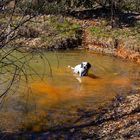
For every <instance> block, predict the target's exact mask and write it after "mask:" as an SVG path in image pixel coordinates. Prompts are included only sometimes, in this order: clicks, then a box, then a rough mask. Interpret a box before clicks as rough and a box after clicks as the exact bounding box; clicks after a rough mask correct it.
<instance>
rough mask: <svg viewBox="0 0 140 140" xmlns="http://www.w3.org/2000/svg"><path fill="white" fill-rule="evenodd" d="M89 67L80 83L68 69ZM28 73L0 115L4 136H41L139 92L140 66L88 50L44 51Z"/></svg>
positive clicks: (35, 59)
mask: <svg viewBox="0 0 140 140" xmlns="http://www.w3.org/2000/svg"><path fill="white" fill-rule="evenodd" d="M82 61H88V62H90V63H91V65H92V68H91V70H90V71H89V76H87V77H83V78H81V79H80V80H81V83H80V82H79V81H78V80H77V79H76V76H75V75H73V73H72V71H71V69H69V68H68V67H67V66H68V65H71V66H75V65H77V64H79V63H80V62H82ZM29 65H30V68H29V69H27V71H26V73H27V76H28V83H26V82H25V77H24V76H22V77H23V78H22V79H21V81H20V83H19V87H18V89H17V90H16V92H14V93H13V92H12V91H11V94H8V95H7V97H6V98H5V101H4V103H3V105H2V106H1V111H0V129H1V130H2V131H18V130H27V131H28V130H29V131H42V130H43V131H44V130H46V129H48V128H50V127H53V126H56V125H61V124H71V123H73V122H75V121H76V119H78V117H79V113H78V112H79V111H78V110H83V112H84V111H92V110H94V109H97V108H99V107H102V106H105V105H107V104H108V103H109V102H110V101H111V100H112V99H113V98H114V97H115V96H116V95H118V94H119V95H126V94H128V93H129V92H130V91H135V90H137V89H139V88H140V86H139V84H140V78H139V76H140V67H139V65H137V64H135V63H132V62H128V61H123V60H120V59H116V58H115V57H109V56H103V55H99V54H94V53H90V52H87V51H64V52H57V53H55V52H46V53H44V54H43V58H40V56H39V55H38V54H35V55H34V58H33V59H32V60H30V61H29Z"/></svg>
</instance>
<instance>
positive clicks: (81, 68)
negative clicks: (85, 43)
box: [68, 62, 91, 83]
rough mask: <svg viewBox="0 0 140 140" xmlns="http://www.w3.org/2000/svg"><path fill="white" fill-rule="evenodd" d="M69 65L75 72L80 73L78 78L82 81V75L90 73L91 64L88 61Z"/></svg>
mask: <svg viewBox="0 0 140 140" xmlns="http://www.w3.org/2000/svg"><path fill="white" fill-rule="evenodd" d="M68 67H69V68H71V69H72V70H73V73H75V74H78V75H79V77H77V78H76V79H77V80H78V81H79V82H80V83H81V79H80V77H83V76H87V75H88V71H89V69H90V68H91V64H90V63H88V62H82V63H81V64H78V65H76V66H75V67H71V66H68Z"/></svg>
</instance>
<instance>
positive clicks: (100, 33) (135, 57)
mask: <svg viewBox="0 0 140 140" xmlns="http://www.w3.org/2000/svg"><path fill="white" fill-rule="evenodd" d="M74 22H76V23H79V24H80V25H81V26H82V27H83V40H82V46H83V47H84V48H86V49H89V50H90V51H95V52H99V53H103V54H110V55H113V56H117V57H120V58H123V59H128V60H132V61H134V62H138V63H140V45H139V43H140V42H139V40H140V32H139V29H140V28H139V26H137V27H131V28H130V27H124V28H122V29H120V28H116V29H112V28H111V27H110V26H109V25H106V24H107V23H106V21H98V20H94V21H93V20H77V21H74Z"/></svg>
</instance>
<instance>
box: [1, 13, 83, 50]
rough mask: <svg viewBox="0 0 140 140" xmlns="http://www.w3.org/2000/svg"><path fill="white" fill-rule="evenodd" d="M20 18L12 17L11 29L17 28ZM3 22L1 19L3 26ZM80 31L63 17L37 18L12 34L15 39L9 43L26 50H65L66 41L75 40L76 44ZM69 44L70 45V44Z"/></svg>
mask: <svg viewBox="0 0 140 140" xmlns="http://www.w3.org/2000/svg"><path fill="white" fill-rule="evenodd" d="M20 18H21V17H19V16H17V17H14V24H12V26H11V28H14V27H16V26H17V24H18V20H19V19H20ZM5 20H6V19H4V18H3V20H1V23H3V24H4V23H5ZM80 31H81V27H80V25H78V24H73V23H71V22H70V21H68V20H67V19H66V18H65V17H62V16H53V15H48V16H45V15H44V16H37V17H35V18H33V19H31V20H30V21H29V22H27V23H25V24H24V25H23V26H21V27H20V28H19V29H18V30H17V31H16V32H15V33H14V34H15V35H16V36H17V38H16V39H14V40H13V41H11V43H10V45H12V46H14V45H16V46H19V48H21V47H22V48H23V47H24V48H25V49H26V50H28V49H29V50H30V49H36V48H41V49H42V48H44V49H51V48H52V49H53V48H56V49H57V48H60V49H61V47H62V45H64V47H65V48H66V47H68V44H67V39H69V41H73V40H77V42H78V39H80V38H81V32H80ZM69 43H70V44H71V45H72V42H69ZM73 46H75V45H73ZM73 46H71V48H73Z"/></svg>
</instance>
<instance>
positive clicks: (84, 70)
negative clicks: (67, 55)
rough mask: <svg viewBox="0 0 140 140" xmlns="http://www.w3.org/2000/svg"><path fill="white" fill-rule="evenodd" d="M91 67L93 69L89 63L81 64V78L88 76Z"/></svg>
mask: <svg viewBox="0 0 140 140" xmlns="http://www.w3.org/2000/svg"><path fill="white" fill-rule="evenodd" d="M90 67H91V64H90V63H88V62H82V63H81V68H82V69H83V70H82V73H81V76H85V75H87V73H88V70H89V69H90Z"/></svg>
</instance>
